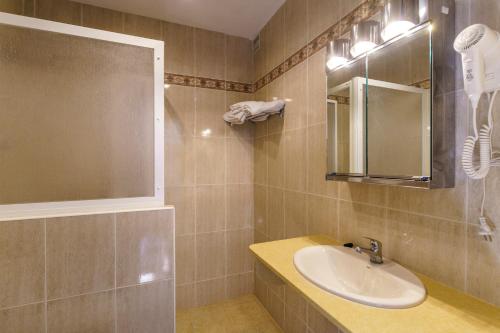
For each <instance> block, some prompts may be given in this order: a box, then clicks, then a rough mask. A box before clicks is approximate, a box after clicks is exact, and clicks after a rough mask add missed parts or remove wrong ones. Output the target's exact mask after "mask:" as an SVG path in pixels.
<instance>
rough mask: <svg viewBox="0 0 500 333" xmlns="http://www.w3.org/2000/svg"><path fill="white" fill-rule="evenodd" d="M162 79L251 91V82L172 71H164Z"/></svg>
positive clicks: (188, 85) (195, 85)
mask: <svg viewBox="0 0 500 333" xmlns="http://www.w3.org/2000/svg"><path fill="white" fill-rule="evenodd" d="M164 81H165V84H174V85H179V86H187V87H199V88H207V89H218V90H226V91H235V92H241V93H253V84H251V83H242V82H232V81H224V80H219V79H211V78H206V77H195V76H189V75H181V74H173V73H165V80H164Z"/></svg>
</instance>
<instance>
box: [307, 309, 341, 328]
mask: <svg viewBox="0 0 500 333" xmlns="http://www.w3.org/2000/svg"><path fill="white" fill-rule="evenodd" d="M307 325H308V326H309V327H310V328H311V329H312V331H313V332H314V333H339V330H338V329H337V327H336V326H335V325H333V324H332V323H330V322H329V321H328V320H327V319H326V318H325V316H323V315H322V314H321V313H320V312H319V311H318V310H316V308H315V307H313V306H312V305H311V304H308V305H307Z"/></svg>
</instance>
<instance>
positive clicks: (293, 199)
mask: <svg viewBox="0 0 500 333" xmlns="http://www.w3.org/2000/svg"><path fill="white" fill-rule="evenodd" d="M306 235H307V200H306V194H304V193H299V192H291V191H285V237H286V238H292V237H300V236H306Z"/></svg>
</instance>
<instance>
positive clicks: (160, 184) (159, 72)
mask: <svg viewBox="0 0 500 333" xmlns="http://www.w3.org/2000/svg"><path fill="white" fill-rule="evenodd" d="M0 25H10V26H15V27H21V28H28V29H34V30H41V31H47V32H55V33H60V34H65V35H72V36H77V37H85V38H90V39H95V40H101V41H108V42H113V43H119V44H126V45H132V46H138V47H144V48H148V49H152V50H153V57H154V59H153V64H154V73H153V77H154V196H147V197H130V198H112V199H92V200H75V201H59V202H38V203H19V204H3V205H2V204H0V221H3V220H12V219H26V218H36V217H52V216H64V215H68V214H71V215H80V214H89V213H108V212H116V211H122V210H127V211H130V210H134V209H136V210H142V209H149V208H156V207H163V206H165V202H164V200H165V199H164V198H165V186H164V177H165V176H164V117H165V116H164V42H163V41H159V40H153V39H148V38H142V37H136V36H130V35H125V34H120V33H115V32H109V31H103V30H98V29H92V28H86V27H81V26H75V25H70V24H65V23H58V22H53V21H48V20H42V19H37V18H31V17H25V16H20V15H14V14H8V13H2V12H0ZM152 120H153V119H152ZM0 190H1V189H0ZM27 190H29V189H27Z"/></svg>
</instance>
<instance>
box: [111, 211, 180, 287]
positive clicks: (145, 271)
mask: <svg viewBox="0 0 500 333" xmlns="http://www.w3.org/2000/svg"><path fill="white" fill-rule="evenodd" d="M173 227H174V216H173V211H172V210H158V211H145V212H131V213H120V214H116V266H117V267H116V284H117V286H118V287H121V286H128V285H133V284H138V283H145V282H151V281H156V280H161V279H168V278H170V277H173V274H174V271H173V269H174V248H173V245H174V240H173V237H174V235H173Z"/></svg>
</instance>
